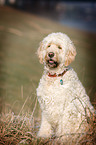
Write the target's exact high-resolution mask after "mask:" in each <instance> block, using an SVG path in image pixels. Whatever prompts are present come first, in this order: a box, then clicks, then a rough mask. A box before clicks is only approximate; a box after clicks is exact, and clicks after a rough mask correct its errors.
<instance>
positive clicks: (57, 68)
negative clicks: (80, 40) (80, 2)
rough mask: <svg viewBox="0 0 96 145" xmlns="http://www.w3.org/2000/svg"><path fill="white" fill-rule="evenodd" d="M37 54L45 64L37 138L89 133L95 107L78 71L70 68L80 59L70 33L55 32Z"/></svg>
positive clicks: (42, 44)
mask: <svg viewBox="0 0 96 145" xmlns="http://www.w3.org/2000/svg"><path fill="white" fill-rule="evenodd" d="M37 55H38V57H39V61H40V63H41V64H44V73H43V76H42V78H41V79H40V82H39V86H38V88H37V97H38V101H39V104H40V108H41V111H42V120H41V126H40V129H39V132H38V134H37V136H38V137H43V138H50V137H52V136H53V135H55V136H56V137H62V138H63V139H65V138H66V136H67V137H69V136H70V135H72V134H80V133H86V132H87V131H88V128H89V127H88V126H89V124H88V117H89V118H90V116H91V114H94V107H93V106H92V104H91V102H90V100H89V97H88V95H87V94H86V91H85V89H84V87H83V85H82V83H81V82H80V80H79V79H78V76H77V74H76V72H75V71H74V70H73V68H71V67H70V66H69V65H70V63H71V62H72V61H73V60H74V59H75V56H76V48H75V46H74V44H73V42H72V41H71V40H70V38H69V37H68V36H67V35H66V34H63V33H61V32H58V33H51V34H49V35H48V36H46V37H45V38H44V39H43V41H42V42H41V43H40V46H39V48H38V50H37ZM64 136H65V137H64Z"/></svg>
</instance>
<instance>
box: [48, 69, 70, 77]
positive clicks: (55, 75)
mask: <svg viewBox="0 0 96 145" xmlns="http://www.w3.org/2000/svg"><path fill="white" fill-rule="evenodd" d="M67 70H68V69H67ZM67 70H64V71H63V73H61V74H58V75H57V74H56V73H55V74H53V75H51V74H50V73H48V76H49V77H60V76H63V75H64V74H65V73H66V72H67Z"/></svg>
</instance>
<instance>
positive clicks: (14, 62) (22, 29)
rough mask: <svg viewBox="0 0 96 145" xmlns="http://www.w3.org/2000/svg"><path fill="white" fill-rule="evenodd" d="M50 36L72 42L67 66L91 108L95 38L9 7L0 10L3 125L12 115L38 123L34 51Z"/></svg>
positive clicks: (95, 98)
mask: <svg viewBox="0 0 96 145" xmlns="http://www.w3.org/2000/svg"><path fill="white" fill-rule="evenodd" d="M51 32H64V33H66V34H68V35H69V37H70V38H71V39H72V41H73V42H74V44H75V46H76V49H77V56H76V59H75V61H74V62H73V63H72V65H71V66H72V67H73V68H74V70H75V71H76V72H77V74H78V76H79V78H80V80H81V82H82V83H83V85H84V87H85V88H86V91H87V94H88V95H89V96H90V99H91V102H92V103H93V105H94V104H95V102H96V34H92V33H88V32H83V31H79V30H76V29H71V28H68V27H64V26H62V25H61V24H59V23H57V22H55V21H51V20H48V19H46V18H42V17H38V16H36V15H33V14H28V13H25V12H22V11H17V10H15V9H12V8H10V7H0V108H1V109H0V112H1V114H2V115H1V116H2V118H3V119H2V120H3V121H4V120H5V122H7V121H9V122H10V118H11V120H12V116H13V120H14V118H16V117H15V115H16V116H19V117H20V115H21V116H23V117H26V116H27V118H31V119H33V118H34V120H35V121H34V122H35V123H37V124H38V122H39V121H40V113H41V111H40V108H39V105H38V101H37V98H36V87H37V86H38V83H39V79H40V77H41V75H42V72H43V66H42V65H40V64H39V61H38V58H37V55H36V51H37V48H38V46H39V43H40V41H41V40H42V39H43V38H44V37H45V36H46V35H48V34H49V33H51ZM6 114H7V117H6ZM8 114H9V115H8ZM8 116H9V117H8ZM37 120H38V121H37ZM21 122H22V119H21ZM25 122H26V119H25ZM23 123H24V122H23ZM29 123H30V121H29ZM31 123H32V122H31ZM5 124H6V123H5ZM21 124H22V123H21ZM23 125H24V124H22V127H23ZM32 125H33V124H32ZM9 126H10V124H9ZM32 127H33V126H32ZM30 129H32V128H30V127H29V128H27V130H30ZM37 130H38V128H37Z"/></svg>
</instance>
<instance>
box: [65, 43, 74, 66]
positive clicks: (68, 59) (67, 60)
mask: <svg viewBox="0 0 96 145" xmlns="http://www.w3.org/2000/svg"><path fill="white" fill-rule="evenodd" d="M75 56H76V48H75V46H74V44H73V43H70V44H69V48H68V51H67V54H66V56H65V66H68V65H69V64H70V63H71V62H72V61H73V60H74V59H75Z"/></svg>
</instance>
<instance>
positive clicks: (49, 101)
mask: <svg viewBox="0 0 96 145" xmlns="http://www.w3.org/2000/svg"><path fill="white" fill-rule="evenodd" d="M68 87H69V84H68V83H67V82H66V81H65V80H64V78H62V77H58V78H57V77H55V78H51V77H45V78H44V77H43V78H42V79H41V80H40V83H39V86H38V88H37V96H38V100H39V103H40V104H41V105H43V106H47V107H48V106H51V107H52V106H55V105H56V106H58V104H62V103H63V102H64V101H65V100H64V99H65V97H66V96H65V95H64V94H66V91H67V88H68Z"/></svg>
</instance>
